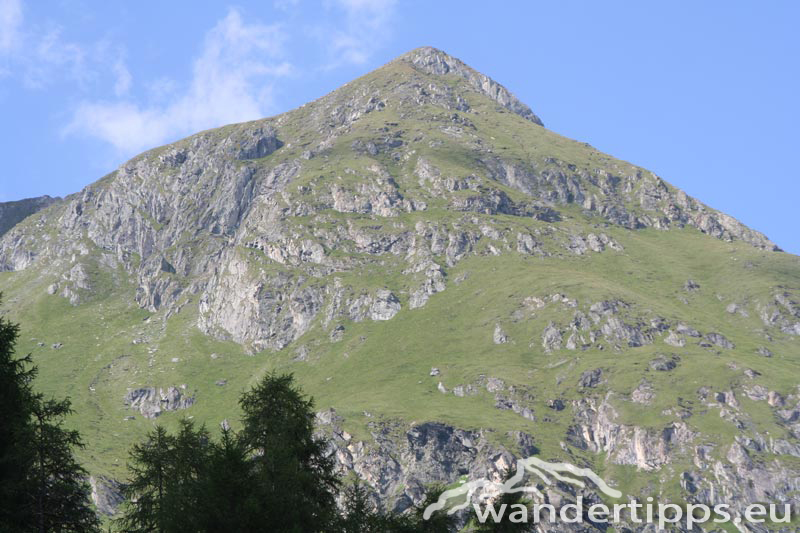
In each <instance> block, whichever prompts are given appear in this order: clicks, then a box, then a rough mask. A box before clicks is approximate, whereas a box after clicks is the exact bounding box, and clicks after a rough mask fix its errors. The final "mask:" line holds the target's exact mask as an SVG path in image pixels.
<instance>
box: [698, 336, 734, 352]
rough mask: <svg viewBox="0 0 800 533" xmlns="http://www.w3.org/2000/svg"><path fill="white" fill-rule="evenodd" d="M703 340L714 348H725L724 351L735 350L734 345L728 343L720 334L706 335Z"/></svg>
mask: <svg viewBox="0 0 800 533" xmlns="http://www.w3.org/2000/svg"><path fill="white" fill-rule="evenodd" d="M705 339H706V340H707V341H708V342H710V343H711V344H713V345H714V346H719V347H720V348H725V349H726V350H733V349H734V348H736V345H735V344H733V343H732V342H731V341H729V340H728V339H727V338H726V337H725V336H724V335H722V334H721V333H706V335H705Z"/></svg>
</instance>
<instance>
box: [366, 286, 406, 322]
mask: <svg viewBox="0 0 800 533" xmlns="http://www.w3.org/2000/svg"><path fill="white" fill-rule="evenodd" d="M399 311H400V300H398V299H397V296H395V295H394V294H392V291H390V290H387V289H380V290H379V291H378V292H377V293H376V295H375V300H374V302H373V303H372V305H371V306H370V310H369V312H370V318H371V319H372V320H391V319H392V317H394V315H396V314H397V313H398V312H399Z"/></svg>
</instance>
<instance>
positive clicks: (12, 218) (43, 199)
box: [0, 195, 60, 237]
mask: <svg viewBox="0 0 800 533" xmlns="http://www.w3.org/2000/svg"><path fill="white" fill-rule="evenodd" d="M59 200H60V198H51V197H50V196H46V195H45V196H39V197H37V198H26V199H24V200H16V201H14V202H0V237H2V236H3V234H5V233H6V232H7V231H8V230H10V229H11V228H13V227H14V226H16V225H17V224H19V223H20V222H22V221H23V220H25V219H26V218H28V217H29V216H31V215H32V214H34V213H36V212H37V211H40V210H41V209H44V208H45V207H47V206H49V205H52V204H53V203H55V202H57V201H59Z"/></svg>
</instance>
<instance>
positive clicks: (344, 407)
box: [0, 48, 800, 508]
mask: <svg viewBox="0 0 800 533" xmlns="http://www.w3.org/2000/svg"><path fill="white" fill-rule="evenodd" d="M776 250H777V248H776V246H775V245H774V244H773V243H771V242H770V241H769V240H768V239H767V238H766V237H765V236H763V235H761V234H760V233H758V232H756V231H753V230H751V229H749V228H747V227H745V226H744V225H742V224H741V223H739V222H738V221H736V220H735V219H733V218H731V217H729V216H727V215H725V214H723V213H720V212H718V211H715V210H713V209H711V208H709V207H707V206H705V205H703V204H702V203H700V202H699V201H697V200H695V199H693V198H690V197H689V196H687V195H686V194H685V193H683V192H682V191H680V190H677V189H675V188H674V187H672V186H671V185H669V184H668V183H666V182H665V181H664V180H662V179H661V178H659V177H658V176H656V175H654V174H653V173H651V172H649V171H647V170H645V169H642V168H639V167H636V166H634V165H631V164H628V163H625V162H623V161H619V160H616V159H614V158H612V157H610V156H608V155H605V154H602V153H600V152H598V151H597V150H595V149H594V148H592V147H591V146H588V145H586V144H583V143H577V142H574V141H571V140H569V139H565V138H563V137H561V136H559V135H557V134H555V133H552V132H550V131H548V130H546V129H545V128H544V127H543V126H542V122H541V120H540V119H539V118H538V117H537V116H536V115H535V114H534V113H533V111H531V109H530V108H528V107H527V106H526V105H525V104H523V103H521V102H520V101H519V100H517V99H516V98H515V97H514V96H513V95H512V94H511V93H510V92H509V91H508V90H507V89H505V88H504V87H502V86H501V85H499V84H498V83H496V82H494V81H493V80H491V79H489V78H488V77H486V76H484V75H482V74H480V73H478V72H476V71H474V70H473V69H471V68H469V67H468V66H466V65H464V64H463V63H461V62H460V61H459V60H457V59H455V58H453V57H451V56H448V55H447V54H445V53H443V52H441V51H438V50H435V49H432V48H422V49H418V50H415V51H412V52H410V53H409V54H406V55H405V56H401V57H400V58H398V59H396V60H395V61H392V62H391V63H389V64H387V65H385V66H384V67H382V68H381V69H378V70H377V71H375V72H372V73H370V74H368V75H366V76H364V77H362V78H359V79H357V80H354V81H353V82H351V83H349V84H347V85H345V86H344V87H342V88H341V89H339V90H337V91H334V92H333V93H331V94H329V95H327V96H325V97H323V98H321V99H319V100H317V101H315V102H312V103H310V104H307V105H305V106H303V107H301V108H299V109H297V110H294V111H291V112H289V113H286V114H283V115H280V116H277V117H273V118H269V119H264V120H260V121H256V122H251V123H245V124H237V125H232V126H226V127H224V128H220V129H217V130H211V131H207V132H203V133H199V134H197V135H194V136H192V137H189V138H187V139H185V140H182V141H179V142H177V143H174V144H172V145H169V146H165V147H162V148H157V149H155V150H151V151H150V152H146V153H144V154H142V155H140V156H138V157H136V158H134V159H132V160H131V161H129V162H127V163H125V164H124V165H122V166H121V167H120V168H119V169H118V170H117V171H115V172H113V173H112V174H110V175H109V176H106V177H105V178H103V179H102V180H100V181H98V182H97V183H95V184H93V185H90V186H89V187H87V188H86V189H84V190H83V191H81V192H79V193H77V194H74V195H72V196H70V197H68V198H66V199H65V200H64V201H63V202H60V203H57V204H56V205H52V206H50V207H49V208H48V209H45V210H43V211H40V212H39V213H37V214H36V215H35V216H32V217H29V218H27V219H26V220H25V221H24V222H22V223H20V224H17V225H16V226H15V227H14V228H13V229H12V230H10V231H8V232H7V233H6V234H5V235H3V237H2V239H0V270H3V271H5V272H4V273H1V274H0V288H2V289H3V290H4V291H6V292H7V293H8V294H9V295H11V296H12V298H13V299H15V300H17V301H16V302H15V303H13V305H12V309H13V310H15V311H16V312H18V313H19V315H20V316H21V317H22V318H26V319H28V320H29V321H30V323H28V324H26V327H27V328H28V330H29V332H30V333H31V335H30V336H32V337H35V338H36V339H37V340H36V341H35V344H33V345H32V346H33V347H34V349H37V350H38V351H39V352H40V353H38V355H37V363H38V364H39V365H40V366H41V367H42V373H43V379H44V380H47V379H51V380H52V387H53V389H54V390H65V391H66V392H70V393H72V394H71V395H72V396H73V397H74V398H75V399H76V408H77V409H78V410H79V411H80V410H81V404H80V402H83V403H84V405H85V406H86V407H87V408H90V409H91V414H86V415H85V416H84V417H83V418H82V419H81V424H86V427H87V428H88V427H91V428H98V429H97V430H98V432H104V431H107V430H109V429H111V428H113V431H114V432H116V435H117V437H115V438H113V439H109V441H108V442H106V443H105V446H106V450H107V451H106V452H104V453H105V455H104V456H103V457H101V458H97V455H95V452H96V450H93V452H92V455H94V457H95V458H93V459H91V461H95V464H92V465H91V466H93V467H94V468H95V469H96V470H97V472H98V474H101V475H103V476H113V475H115V474H118V471H117V469H118V466H116V465H118V464H119V463H118V461H119V459H120V455H121V454H123V453H124V450H125V449H126V447H127V446H128V445H129V444H130V440H131V439H132V438H135V435H137V434H138V431H139V430H137V428H140V427H143V426H139V424H143V423H145V422H144V421H143V420H141V418H142V417H141V416H137V410H136V408H135V407H136V406H134V405H133V404H134V403H136V401H135V399H136V398H138V397H139V396H142V397H145V396H147V395H146V394H145V395H142V394H140V395H139V396H136V393H138V392H141V391H150V392H152V394H151V396H153V395H155V394H156V393H155V392H154V391H156V390H159V391H162V390H168V391H174V392H175V393H176V394H179V395H180V396H181V398H183V399H185V400H188V399H189V398H191V400H192V401H191V402H188V401H187V402H175V404H176V406H178V407H176V409H181V410H182V409H188V411H186V412H189V411H191V412H193V413H194V414H195V415H196V416H198V417H201V418H203V419H206V420H209V421H212V422H214V421H219V420H221V419H222V418H225V417H230V416H234V414H235V398H236V396H237V394H238V391H240V390H241V389H242V388H243V387H244V386H245V385H246V384H247V383H248V382H249V380H250V379H251V377H252V376H253V375H254V374H258V372H260V371H261V370H263V369H264V368H276V367H278V368H283V369H286V370H291V371H293V372H295V373H296V374H297V376H298V379H300V381H301V382H302V383H303V385H304V386H305V387H306V389H307V390H308V391H309V392H310V393H311V394H313V395H314V396H315V397H316V398H317V404H318V405H319V406H320V407H321V408H322V409H328V408H335V414H334V415H330V413H329V414H328V415H327V416H323V419H322V422H321V429H324V430H326V431H330V432H332V433H331V434H332V435H334V436H335V438H334V442H335V443H336V450H335V453H336V454H337V458H338V459H339V461H340V464H341V465H342V468H348V469H349V468H352V469H355V470H356V471H357V472H358V473H359V474H360V475H362V476H363V477H365V478H366V479H367V480H369V482H370V483H371V484H372V485H373V487H374V488H375V489H376V491H377V492H378V494H379V495H380V496H381V497H382V498H383V499H384V500H386V501H387V502H391V505H396V506H397V507H398V508H403V507H405V506H408V505H409V504H410V503H411V502H414V501H418V499H419V497H420V494H421V490H422V489H421V487H422V485H423V484H424V483H426V482H429V481H433V480H441V481H447V482H452V481H453V480H454V479H456V478H457V477H459V476H461V475H479V474H486V473H487V472H489V473H494V474H496V473H497V472H498V471H499V470H501V469H502V468H503V465H504V464H505V463H507V462H508V461H509V460H510V459H509V458H510V457H511V455H510V454H512V453H528V452H530V451H531V450H533V449H534V448H537V449H539V450H540V453H541V454H542V455H543V456H546V458H547V459H556V458H558V459H560V460H571V461H575V462H576V463H583V464H597V465H600V464H601V463H602V464H607V465H608V466H606V467H604V468H605V469H606V472H605V474H606V475H607V477H608V478H610V479H612V480H613V479H614V478H615V476H616V477H617V478H618V479H619V480H620V481H619V482H620V483H624V482H625V481H623V480H629V479H630V476H629V475H628V474H626V472H628V470H626V469H634V470H636V471H637V472H640V473H641V476H643V477H642V479H644V480H646V481H645V482H640V483H637V484H636V487H637V489H636V490H644V489H642V487H645V489H648V490H650V489H652V490H654V491H658V490H661V489H658V488H657V487H658V486H660V484H661V483H664V484H666V485H665V486H670V487H671V488H670V489H669V490H670V492H669V494H671V495H674V494H678V493H680V494H682V495H683V497H688V498H693V499H696V500H707V499H714V498H720V497H722V498H725V499H728V500H730V501H731V502H734V503H736V504H737V505H738V504H740V503H746V501H747V500H748V498H751V497H752V498H755V499H756V500H758V498H757V497H760V496H765V495H771V496H773V497H774V498H787V499H790V500H792V499H793V498H795V496H794V495H793V494H794V492H793V491H795V490H796V488H797V487H796V485H797V482H796V479H797V477H796V474H795V473H794V471H793V470H791V469H790V467H789V466H788V465H791V464H792V463H791V461H786V462H782V460H781V457H784V456H798V455H800V454H799V453H798V452H797V451H796V450H798V448H797V446H798V443H797V440H796V433H795V431H796V428H794V426H793V424H795V421H796V417H793V415H792V414H791V413H792V412H794V411H793V410H794V409H795V404H796V403H797V402H798V401H800V400H798V398H797V397H796V395H797V390H796V387H797V385H798V384H797V382H796V379H794V378H793V377H792V376H793V375H796V374H793V372H794V371H796V369H797V364H798V360H797V355H796V354H797V353H798V352H797V338H798V335H800V305H798V304H797V303H796V302H797V299H798V296H797V294H798V292H799V291H800V289H798V287H799V286H800V285H799V284H798V281H800V265H799V264H798V261H797V258H796V257H794V256H789V255H786V254H779V253H775V251H776ZM20 302H25V303H20ZM52 309H55V310H58V311H57V312H51V311H50V310H52ZM56 314H57V315H58V316H54V315H56ZM67 316H69V317H71V319H72V321H71V327H70V326H68V325H67V322H66V317H67ZM44 337H51V338H47V339H46V341H45V340H44ZM52 337H57V338H52ZM87 339H94V340H93V341H87ZM31 342H33V341H31ZM40 343H41V344H42V346H39V344H40ZM54 343H58V344H61V345H62V346H60V347H59V350H58V351H57V352H54V351H53V348H50V346H51V345H52V346H54V345H55V344H54ZM56 353H57V354H58V355H57V356H56V355H55V354H56ZM248 355H250V356H254V357H248ZM432 367H435V368H433V369H432ZM69 369H73V370H69ZM434 370H435V372H434ZM65 373H66V374H69V375H71V376H72V378H71V380H72V381H67V382H64V381H63V379H60V378H63V376H64V375H65ZM76 376H77V377H76ZM234 384H236V386H232V385H234ZM180 391H186V392H180ZM162 396H163V394H162ZM147 397H148V398H149V396H147ZM132 398H133V399H132ZM745 398H746V399H745ZM770 398H771V399H770ZM740 399H741V401H740ZM778 399H780V400H778ZM178 404H180V405H178ZM136 405H138V404H136ZM126 406H127V407H126ZM120 409H122V410H124V411H125V413H126V416H125V417H124V421H123V422H120V420H121V419H123V417H120V416H117V415H116V414H114V413H115V412H116V411H118V410H120ZM170 410H171V409H167V410H166V411H170ZM144 412H145V411H141V413H144ZM147 412H148V413H150V414H151V415H152V416H164V417H170V416H175V415H173V414H171V413H169V412H164V413H162V412H160V411H159V412H155V411H154V410H152V409H149V410H147ZM326 412H327V411H326ZM128 413H131V414H128ZM141 413H139V415H141ZM781 413H784V414H785V416H784V414H781ZM321 416H322V415H321ZM764 416H767V418H768V420H766V421H765V420H763V418H764ZM348 431H350V433H348ZM343 434H347V435H348V438H344V437H343V436H342V435H343ZM98 438H99V439H100V440H101V441H102V440H103V439H105V438H107V437H105V436H99V437H98ZM89 441H90V448H91V438H90V439H89ZM98 446H99V445H98ZM97 449H100V448H97ZM109 450H110V451H109ZM501 458H502V460H501ZM114 459H116V460H117V462H116V463H115V462H114ZM605 461H607V463H606V462H605ZM494 474H493V475H494ZM745 479H748V480H752V484H751V486H750V488H749V489H747V490H745V489H742V488H741V486H738V484H739V483H740V482H742V481H743V480H745ZM665 490H666V489H665ZM792 501H794V500H792Z"/></svg>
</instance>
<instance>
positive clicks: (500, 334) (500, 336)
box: [492, 324, 508, 344]
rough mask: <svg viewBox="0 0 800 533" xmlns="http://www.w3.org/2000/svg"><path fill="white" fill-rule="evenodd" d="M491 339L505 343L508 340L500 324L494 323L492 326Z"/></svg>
mask: <svg viewBox="0 0 800 533" xmlns="http://www.w3.org/2000/svg"><path fill="white" fill-rule="evenodd" d="M492 341H494V343H495V344H505V343H507V342H508V335H506V333H505V331H503V328H502V326H500V324H495V326H494V333H493V334H492Z"/></svg>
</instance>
